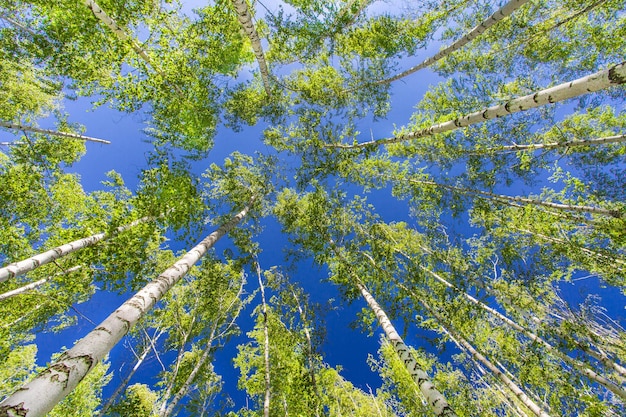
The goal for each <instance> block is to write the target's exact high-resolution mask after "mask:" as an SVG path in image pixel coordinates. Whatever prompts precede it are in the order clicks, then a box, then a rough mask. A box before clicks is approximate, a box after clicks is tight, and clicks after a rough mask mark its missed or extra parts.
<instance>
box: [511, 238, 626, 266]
mask: <svg viewBox="0 0 626 417" xmlns="http://www.w3.org/2000/svg"><path fill="white" fill-rule="evenodd" d="M511 228H512V229H514V230H517V231H518V232H522V233H526V234H529V235H531V236H535V237H538V238H539V239H541V240H545V241H548V242H552V243H558V244H560V245H564V246H566V245H568V244H570V243H569V242H567V241H565V240H563V239H559V238H556V237H552V236H546V235H544V234H541V233H537V232H533V231H532V230H528V229H521V228H518V227H511ZM576 249H578V250H580V251H581V252H582V253H584V254H585V255H588V256H589V257H591V258H600V259H604V260H606V261H608V262H610V263H611V264H612V267H613V268H615V269H617V270H619V271H620V272H623V271H626V260H624V259H621V258H619V257H617V256H610V255H606V254H604V253H602V252H598V251H595V250H592V249H588V248H583V247H582V246H578V247H577V248H576ZM615 264H618V265H615ZM620 265H621V266H620Z"/></svg>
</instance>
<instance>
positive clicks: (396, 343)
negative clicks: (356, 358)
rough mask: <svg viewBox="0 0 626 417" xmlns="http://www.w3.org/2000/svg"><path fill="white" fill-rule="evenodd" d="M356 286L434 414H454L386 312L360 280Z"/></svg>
mask: <svg viewBox="0 0 626 417" xmlns="http://www.w3.org/2000/svg"><path fill="white" fill-rule="evenodd" d="M356 286H357V288H358V289H359V290H360V291H361V294H362V295H363V298H365V300H366V301H367V304H368V305H369V306H370V308H371V309H372V310H373V311H374V314H376V317H377V318H378V322H379V323H380V325H381V326H382V328H383V330H384V331H385V334H386V335H387V338H388V339H389V340H390V342H391V345H392V346H393V347H394V349H395V351H396V353H397V354H398V356H399V357H400V359H401V360H402V361H403V362H404V366H405V367H406V369H407V370H408V371H409V374H411V378H413V381H415V383H416V384H417V386H418V387H419V389H420V391H421V392H422V394H423V395H424V397H425V398H426V401H428V404H429V405H430V406H431V407H432V409H433V411H434V412H435V415H436V416H456V414H455V412H454V411H453V410H452V407H450V405H449V404H448V402H447V401H446V399H445V397H444V396H443V394H441V393H440V392H439V391H438V390H437V389H436V388H435V386H434V385H433V384H432V382H430V379H429V378H428V375H427V374H426V372H424V371H423V370H421V369H420V368H419V367H418V364H417V361H416V360H415V358H413V355H411V352H410V351H409V348H408V347H407V346H406V345H405V344H404V341H403V340H402V338H401V337H400V335H399V334H398V332H397V331H396V329H395V328H394V327H393V324H391V321H390V320H389V318H388V317H387V314H385V312H384V311H383V309H382V308H380V306H379V305H378V303H377V302H376V300H375V299H374V297H372V295H371V294H370V293H369V292H368V291H367V289H366V288H365V286H364V285H363V284H361V282H360V281H357V282H356Z"/></svg>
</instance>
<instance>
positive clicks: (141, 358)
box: [97, 332, 163, 417]
mask: <svg viewBox="0 0 626 417" xmlns="http://www.w3.org/2000/svg"><path fill="white" fill-rule="evenodd" d="M162 334H163V332H158V333H157V334H156V335H155V336H154V340H158V339H159V337H161V335H162ZM151 349H152V344H151V342H150V341H148V340H146V346H145V348H144V350H143V352H141V355H140V356H139V358H137V361H136V362H135V366H133V369H131V370H130V372H129V373H128V375H126V377H125V378H124V380H123V381H122V382H120V384H119V385H118V386H117V388H116V389H115V391H114V392H113V394H111V396H110V397H109V398H108V399H107V402H106V403H105V404H104V405H103V406H102V408H101V409H100V411H98V414H97V417H102V416H104V415H106V413H107V411H108V410H109V408H111V406H112V405H113V404H114V403H115V400H117V397H119V396H120V394H121V393H122V392H123V391H124V390H125V389H126V387H127V386H128V383H129V382H130V380H131V378H132V377H133V376H134V375H135V372H137V369H139V367H140V366H141V364H142V363H143V361H144V360H145V359H146V357H147V356H148V353H150V350H151Z"/></svg>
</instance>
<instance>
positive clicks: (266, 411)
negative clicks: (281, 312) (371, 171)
mask: <svg viewBox="0 0 626 417" xmlns="http://www.w3.org/2000/svg"><path fill="white" fill-rule="evenodd" d="M254 264H255V266H256V274H257V277H258V278H259V288H260V290H261V303H262V306H261V308H262V310H261V312H262V314H263V338H264V342H263V362H264V364H265V378H264V379H265V397H264V398H263V416H264V417H270V335H269V329H268V326H267V304H266V302H265V286H264V285H263V280H262V279H261V266H260V265H259V261H258V260H257V259H256V257H255V260H254Z"/></svg>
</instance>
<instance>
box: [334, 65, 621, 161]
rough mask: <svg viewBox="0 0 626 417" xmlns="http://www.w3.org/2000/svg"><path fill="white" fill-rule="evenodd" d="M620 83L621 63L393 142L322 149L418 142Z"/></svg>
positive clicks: (336, 145)
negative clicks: (423, 138) (418, 140)
mask: <svg viewBox="0 0 626 417" xmlns="http://www.w3.org/2000/svg"><path fill="white" fill-rule="evenodd" d="M624 83H626V63H624V62H622V63H620V64H617V65H614V66H612V67H611V68H609V69H606V70H602V71H598V72H596V73H595V74H591V75H587V76H586V77H582V78H579V79H577V80H574V81H570V82H567V83H563V84H559V85H557V86H554V87H551V88H547V89H545V90H541V91H538V92H536V93H535V94H529V95H527V96H523V97H519V98H515V99H513V100H510V101H508V102H506V103H504V104H498V105H496V106H491V107H489V108H487V109H483V110H480V111H477V112H474V113H470V114H467V115H465V116H462V117H459V118H456V119H454V120H449V121H447V122H443V123H439V124H436V125H433V126H430V127H427V128H425V129H421V130H418V131H415V132H408V133H403V134H400V135H398V136H395V137H393V138H387V139H378V140H372V141H369V142H362V143H357V144H355V145H346V144H341V143H328V144H326V145H324V146H325V147H327V148H339V149H358V148H368V147H370V148H376V147H378V146H381V145H388V144H391V143H398V142H404V141H408V140H413V139H419V138H422V137H426V136H432V135H436V134H438V133H444V132H449V131H452V130H456V129H459V128H462V127H467V126H470V125H473V124H477V123H481V122H484V121H485V120H491V119H495V118H498V117H504V116H507V115H509V114H513V113H517V112H521V111H525V110H529V109H534V108H536V107H540V106H543V105H545V104H548V103H556V102H559V101H563V100H567V99H570V98H574V97H578V96H581V95H583V94H587V93H592V92H594V91H599V90H604V89H606V88H609V87H612V86H614V85H620V84H624Z"/></svg>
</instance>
